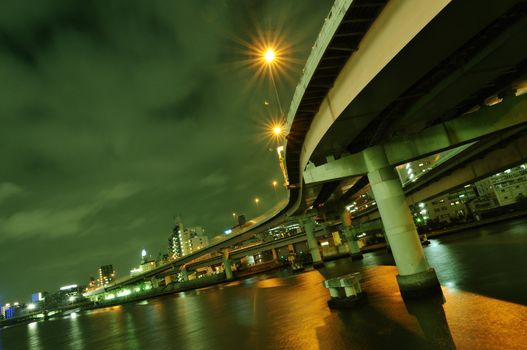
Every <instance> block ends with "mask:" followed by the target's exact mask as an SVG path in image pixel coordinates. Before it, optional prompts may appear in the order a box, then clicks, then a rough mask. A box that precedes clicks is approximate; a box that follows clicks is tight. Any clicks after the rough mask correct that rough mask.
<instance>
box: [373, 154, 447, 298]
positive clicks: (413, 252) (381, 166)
mask: <svg viewBox="0 0 527 350" xmlns="http://www.w3.org/2000/svg"><path fill="white" fill-rule="evenodd" d="M363 155H364V161H365V164H366V166H367V169H368V180H369V182H370V185H371V188H372V191H373V194H374V196H375V201H376V202H377V208H378V209H379V214H380V215H381V219H382V222H383V224H384V229H385V232H386V236H387V238H388V240H389V242H390V246H391V250H392V254H393V257H394V260H395V263H396V265H397V270H398V272H399V274H398V275H397V282H398V284H399V289H400V290H401V294H403V295H413V294H419V293H420V292H422V291H423V290H427V289H435V288H437V287H438V286H439V281H438V280H437V276H436V273H435V271H434V269H433V268H430V266H429V265H428V261H427V260H426V257H425V255H424V252H423V247H422V246H421V242H420V240H419V236H418V234H417V230H416V228H415V224H414V221H413V218H412V213H411V212H410V209H409V208H408V204H407V203H406V198H405V196H404V192H403V188H402V185H401V182H400V180H399V176H398V175H397V173H396V171H395V169H394V167H393V166H392V165H390V164H389V163H388V159H387V157H386V153H385V152H384V148H383V147H382V146H374V147H371V148H368V149H366V150H364V152H363Z"/></svg>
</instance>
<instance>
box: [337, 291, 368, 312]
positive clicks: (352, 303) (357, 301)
mask: <svg viewBox="0 0 527 350" xmlns="http://www.w3.org/2000/svg"><path fill="white" fill-rule="evenodd" d="M366 301H367V296H366V293H364V292H360V293H358V294H357V295H354V296H350V297H345V298H331V299H330V300H328V306H329V308H330V309H334V310H335V309H336V310H338V309H351V308H354V307H357V306H359V305H363V304H365V303H366Z"/></svg>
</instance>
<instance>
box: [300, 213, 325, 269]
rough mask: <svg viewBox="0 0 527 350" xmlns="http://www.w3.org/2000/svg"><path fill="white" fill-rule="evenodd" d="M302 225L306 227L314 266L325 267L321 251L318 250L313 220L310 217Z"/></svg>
mask: <svg viewBox="0 0 527 350" xmlns="http://www.w3.org/2000/svg"><path fill="white" fill-rule="evenodd" d="M302 225H303V226H304V231H305V232H306V237H307V245H308V247H309V252H310V253H311V258H312V259H313V266H315V267H317V266H323V265H324V262H323V261H322V257H321V256H320V249H319V248H318V242H317V239H316V238H315V234H314V225H315V223H314V222H313V219H312V218H310V217H305V218H304V219H303V220H302Z"/></svg>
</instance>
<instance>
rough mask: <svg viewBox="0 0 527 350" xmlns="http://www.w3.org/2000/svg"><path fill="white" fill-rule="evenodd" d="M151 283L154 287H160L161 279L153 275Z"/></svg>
mask: <svg viewBox="0 0 527 350" xmlns="http://www.w3.org/2000/svg"><path fill="white" fill-rule="evenodd" d="M150 284H151V285H152V288H158V287H159V281H158V280H157V278H155V277H152V278H151V279H150Z"/></svg>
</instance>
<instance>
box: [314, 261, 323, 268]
mask: <svg viewBox="0 0 527 350" xmlns="http://www.w3.org/2000/svg"><path fill="white" fill-rule="evenodd" d="M313 267H314V268H315V269H316V268H319V267H324V262H323V261H316V262H315V261H313Z"/></svg>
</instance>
